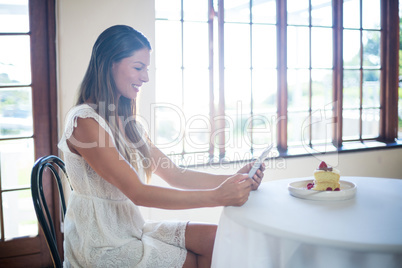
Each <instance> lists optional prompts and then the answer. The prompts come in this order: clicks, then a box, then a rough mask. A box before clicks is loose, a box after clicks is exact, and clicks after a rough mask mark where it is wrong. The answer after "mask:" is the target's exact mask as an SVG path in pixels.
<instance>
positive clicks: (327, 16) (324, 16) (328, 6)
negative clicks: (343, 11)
mask: <svg viewBox="0 0 402 268" xmlns="http://www.w3.org/2000/svg"><path fill="white" fill-rule="evenodd" d="M311 24H312V25H313V26H330V27H331V26H332V0H311Z"/></svg>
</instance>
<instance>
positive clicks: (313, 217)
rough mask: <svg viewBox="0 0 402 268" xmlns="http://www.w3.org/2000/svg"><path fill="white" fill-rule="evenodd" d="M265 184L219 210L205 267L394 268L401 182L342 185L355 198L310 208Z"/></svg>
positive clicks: (361, 180)
mask: <svg viewBox="0 0 402 268" xmlns="http://www.w3.org/2000/svg"><path fill="white" fill-rule="evenodd" d="M306 179H312V178H296V179H286V180H277V181H270V182H265V183H263V184H261V186H260V188H259V189H258V190H257V191H254V192H252V193H251V194H250V197H249V200H248V201H247V203H246V204H244V205H243V206H242V207H225V208H224V210H223V212H222V215H221V219H220V223H219V227H218V231H217V236H216V240H215V247H214V254H213V260H212V267H242V268H244V267H264V268H265V267H275V268H277V267H287V268H288V267H289V268H294V267H342V268H347V267H402V180H399V179H386V178H372V177H342V178H341V180H346V181H349V182H353V183H355V184H356V185H357V192H356V196H355V197H354V198H352V199H349V200H341V201H314V200H306V199H301V198H297V197H294V196H291V195H290V194H289V191H288V188H287V186H288V184H289V183H290V182H294V181H299V180H306Z"/></svg>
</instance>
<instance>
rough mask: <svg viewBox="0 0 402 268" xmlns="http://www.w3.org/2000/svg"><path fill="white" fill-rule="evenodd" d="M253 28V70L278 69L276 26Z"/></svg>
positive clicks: (256, 26)
mask: <svg viewBox="0 0 402 268" xmlns="http://www.w3.org/2000/svg"><path fill="white" fill-rule="evenodd" d="M252 27H253V28H252V31H253V39H252V44H253V50H252V53H253V68H276V64H277V62H276V60H277V59H276V26H271V25H255V24H254V25H253V26H252Z"/></svg>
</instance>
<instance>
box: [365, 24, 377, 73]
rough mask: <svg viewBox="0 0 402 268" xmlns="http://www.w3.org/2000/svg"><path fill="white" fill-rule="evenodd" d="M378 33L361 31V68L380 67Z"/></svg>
mask: <svg viewBox="0 0 402 268" xmlns="http://www.w3.org/2000/svg"><path fill="white" fill-rule="evenodd" d="M380 38H381V34H380V32H379V31H363V66H371V67H372V66H376V67H380V65H381V62H380V42H381V40H380Z"/></svg>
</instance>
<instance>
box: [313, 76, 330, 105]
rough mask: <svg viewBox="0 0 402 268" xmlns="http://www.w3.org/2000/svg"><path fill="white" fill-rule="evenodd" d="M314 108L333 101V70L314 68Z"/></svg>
mask: <svg viewBox="0 0 402 268" xmlns="http://www.w3.org/2000/svg"><path fill="white" fill-rule="evenodd" d="M311 78H312V109H313V110H314V109H321V108H322V107H323V106H325V105H327V104H329V103H332V70H314V69H313V70H312V71H311Z"/></svg>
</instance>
